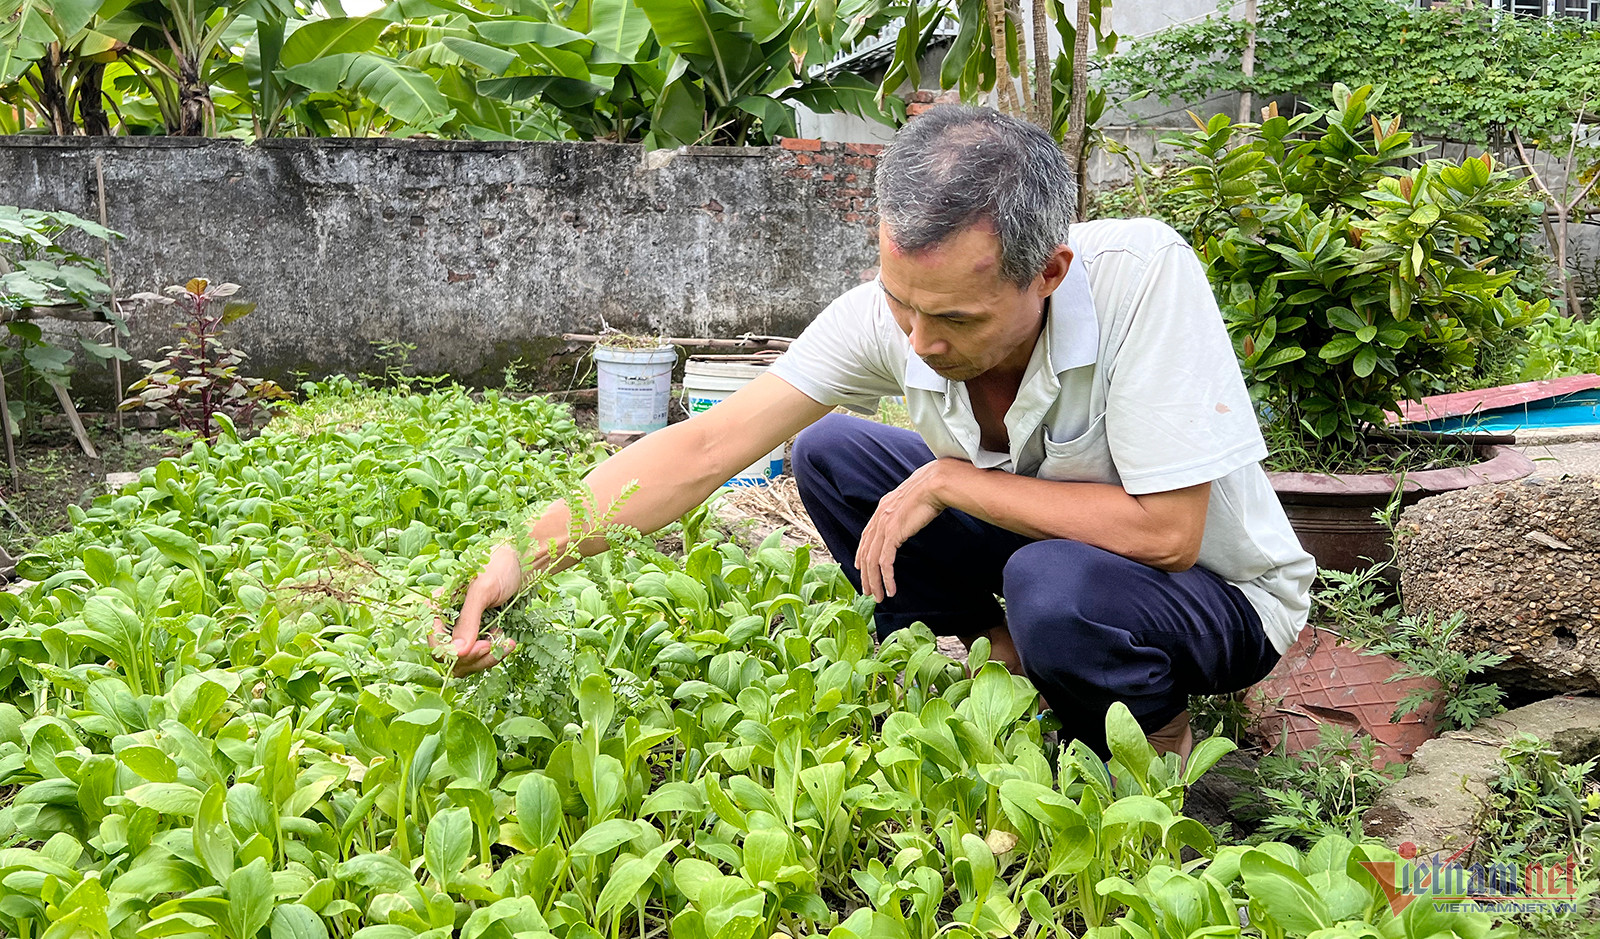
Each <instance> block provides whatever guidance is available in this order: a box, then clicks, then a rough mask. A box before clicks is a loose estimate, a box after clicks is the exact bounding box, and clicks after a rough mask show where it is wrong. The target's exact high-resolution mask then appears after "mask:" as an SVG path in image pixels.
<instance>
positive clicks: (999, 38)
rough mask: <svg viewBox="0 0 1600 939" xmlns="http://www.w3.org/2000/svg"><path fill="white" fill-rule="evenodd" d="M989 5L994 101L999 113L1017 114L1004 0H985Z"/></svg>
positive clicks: (1015, 90)
mask: <svg viewBox="0 0 1600 939" xmlns="http://www.w3.org/2000/svg"><path fill="white" fill-rule="evenodd" d="M985 2H986V3H988V5H989V37H990V39H991V40H992V41H993V42H994V103H995V107H997V108H999V109H1000V111H1001V113H1004V114H1010V115H1012V116H1013V117H1015V116H1017V89H1016V88H1015V87H1014V86H1013V83H1012V80H1011V66H1010V64H1009V63H1008V62H1007V61H1006V0H985Z"/></svg>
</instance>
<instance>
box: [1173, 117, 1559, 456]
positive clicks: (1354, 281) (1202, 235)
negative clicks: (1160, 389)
mask: <svg viewBox="0 0 1600 939" xmlns="http://www.w3.org/2000/svg"><path fill="white" fill-rule="evenodd" d="M1372 94H1373V88H1372V87H1371V86H1365V87H1362V88H1359V89H1357V90H1355V91H1350V90H1349V89H1345V88H1343V87H1342V86H1340V87H1338V88H1336V89H1335V93H1334V107H1333V108H1332V109H1331V110H1329V111H1327V112H1325V113H1314V114H1304V115H1300V116H1298V117H1295V118H1292V119H1289V118H1284V117H1280V116H1272V117H1270V118H1269V119H1268V120H1266V121H1264V122H1263V123H1261V124H1259V125H1257V124H1233V123H1230V122H1229V120H1228V119H1227V117H1226V116H1224V115H1218V116H1217V117H1216V118H1213V119H1212V120H1211V122H1210V123H1209V124H1207V125H1206V126H1205V128H1203V129H1202V130H1199V131H1197V132H1195V133H1191V134H1187V135H1183V136H1180V137H1171V138H1168V139H1167V142H1168V143H1171V144H1174V145H1176V146H1178V147H1180V148H1181V149H1182V154H1181V157H1182V159H1183V160H1184V162H1186V163H1187V164H1188V165H1187V166H1186V168H1185V169H1184V170H1183V171H1182V172H1181V173H1180V174H1178V179H1179V180H1180V182H1179V184H1178V185H1176V186H1174V187H1172V191H1174V192H1177V193H1181V194H1185V195H1189V196H1195V197H1198V203H1199V204H1198V205H1197V206H1196V210H1195V215H1194V217H1195V222H1194V225H1193V227H1192V228H1191V229H1190V234H1191V237H1192V241H1193V243H1194V246H1195V249H1196V250H1197V251H1198V252H1199V254H1200V256H1201V258H1202V260H1203V261H1204V262H1205V264H1206V267H1207V273H1208V274H1209V276H1210V279H1211V283H1212V286H1213V288H1214V289H1215V290H1216V293H1217V297H1218V301H1219V303H1220V304H1221V307H1222V314H1223V318H1224V320H1225V321H1226V322H1227V324H1228V331H1229V333H1230V335H1231V336H1232V337H1233V340H1234V345H1235V349H1236V351H1237V352H1238V355H1239V358H1240V363H1241V365H1242V367H1243V369H1244V374H1245V379H1246V381H1247V383H1248V384H1249V385H1250V388H1251V392H1252V394H1253V396H1255V397H1256V399H1257V400H1259V401H1260V402H1261V403H1262V404H1263V406H1264V409H1265V411H1266V413H1267V414H1268V418H1269V421H1270V423H1271V424H1273V425H1274V426H1275V427H1276V428H1277V429H1278V431H1279V434H1280V436H1288V437H1289V438H1292V439H1293V440H1295V441H1296V442H1297V446H1296V448H1295V449H1296V450H1297V451H1298V452H1300V453H1302V454H1304V456H1305V459H1306V461H1307V463H1308V465H1306V466H1301V467H1296V468H1299V469H1327V470H1336V469H1338V468H1340V467H1341V466H1342V465H1344V464H1345V463H1346V462H1347V460H1348V455H1349V454H1350V453H1351V452H1352V451H1355V450H1357V449H1358V448H1359V446H1360V443H1361V436H1362V434H1363V432H1364V430H1365V429H1366V428H1368V427H1381V426H1382V425H1383V424H1384V423H1385V422H1386V417H1385V415H1386V413H1388V412H1392V411H1395V410H1396V409H1397V404H1398V402H1399V401H1401V400H1406V399H1415V398H1419V397H1422V396H1423V395H1425V394H1429V393H1433V392H1436V391H1440V390H1442V389H1443V388H1445V387H1446V386H1447V385H1448V384H1449V383H1450V382H1452V381H1458V380H1461V379H1462V378H1463V377H1464V376H1466V375H1470V374H1471V373H1472V372H1473V370H1474V369H1476V368H1477V367H1478V364H1479V362H1480V360H1481V358H1482V357H1483V356H1484V354H1485V352H1486V350H1488V349H1491V348H1492V347H1493V346H1494V345H1495V344H1496V343H1497V342H1501V341H1504V340H1505V339H1506V338H1507V337H1508V335H1510V334H1511V332H1510V331H1512V330H1515V329H1517V328H1519V327H1520V326H1522V325H1524V324H1526V323H1528V322H1530V321H1532V320H1533V319H1534V318H1536V317H1537V316H1540V315H1542V314H1543V312H1544V310H1546V309H1547V308H1548V300H1540V301H1539V302H1538V303H1534V304H1530V303H1529V302H1528V301H1526V300H1524V299H1522V298H1520V297H1518V296H1517V295H1516V293H1515V291H1514V290H1513V289H1512V287H1511V283H1512V281H1513V280H1514V279H1515V277H1516V275H1515V273H1514V272H1511V271H1506V272H1500V271H1498V270H1497V269H1496V268H1495V267H1494V261H1493V258H1492V257H1476V256H1473V255H1471V254H1470V253H1469V252H1470V250H1471V248H1472V247H1473V246H1474V244H1476V245H1479V246H1481V245H1483V244H1485V243H1486V242H1488V241H1489V240H1490V239H1491V238H1492V236H1493V232H1492V229H1491V227H1490V215H1489V213H1491V212H1499V211H1503V210H1506V209H1508V208H1510V207H1513V206H1515V205H1517V204H1519V203H1520V204H1523V205H1526V203H1527V199H1526V196H1525V194H1524V184H1523V182H1522V181H1521V180H1517V179H1513V178H1512V177H1511V176H1510V174H1508V173H1506V172H1504V171H1503V170H1500V169H1497V168H1495V167H1494V166H1493V165H1492V163H1491V162H1490V160H1489V158H1488V156H1487V155H1485V156H1484V157H1483V158H1482V159H1466V160H1463V161H1461V162H1460V163H1455V162H1451V161H1444V160H1429V161H1426V162H1424V163H1422V164H1421V165H1419V166H1416V167H1415V168H1407V165H1406V164H1407V161H1408V160H1409V159H1410V158H1412V157H1415V156H1416V155H1417V154H1418V153H1419V149H1418V148H1417V147H1415V146H1412V144H1411V135H1410V134H1408V133H1405V132H1403V131H1401V130H1400V121H1399V118H1393V119H1389V120H1380V119H1379V118H1378V116H1377V115H1376V114H1373V113H1371V111H1370V106H1369V99H1370V98H1371V95H1372Z"/></svg>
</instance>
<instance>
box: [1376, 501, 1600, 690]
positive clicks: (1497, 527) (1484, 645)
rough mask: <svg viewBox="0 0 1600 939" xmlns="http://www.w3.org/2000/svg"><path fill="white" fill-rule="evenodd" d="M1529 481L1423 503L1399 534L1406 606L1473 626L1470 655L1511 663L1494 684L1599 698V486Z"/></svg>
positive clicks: (1494, 675) (1464, 637) (1467, 645)
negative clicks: (1493, 654)
mask: <svg viewBox="0 0 1600 939" xmlns="http://www.w3.org/2000/svg"><path fill="white" fill-rule="evenodd" d="M1537 482H1538V484H1537V485H1535V484H1534V483H1535V481H1534V480H1522V481H1519V482H1512V483H1500V484H1497V485H1487V486H1473V487H1471V488H1468V489H1463V490H1459V491H1456V492H1450V493H1445V494H1444V495H1438V496H1433V497H1431V498H1427V499H1423V500H1422V501H1420V502H1418V503H1417V504H1416V505H1413V506H1411V507H1410V508H1408V509H1406V510H1405V512H1404V513H1403V514H1402V515H1401V517H1400V523H1399V525H1398V526H1397V527H1396V538H1397V542H1398V545H1397V552H1396V561H1397V564H1398V566H1399V568H1400V586H1401V596H1402V597H1403V598H1404V601H1405V607H1406V611H1407V612H1408V613H1414V614H1432V615H1435V616H1440V617H1443V616H1449V615H1450V614H1452V613H1455V612H1457V611H1460V612H1463V613H1464V614H1465V615H1466V623H1465V625H1464V627H1463V628H1462V630H1461V631H1460V632H1459V633H1457V636H1458V638H1459V639H1460V642H1461V645H1462V648H1463V650H1464V651H1469V652H1475V651H1480V650H1493V651H1499V652H1505V653H1507V654H1508V655H1509V656H1510V657H1509V658H1508V659H1507V660H1506V661H1505V662H1504V663H1503V664H1501V665H1499V666H1497V667H1496V668H1494V669H1493V670H1491V671H1490V672H1489V673H1488V675H1487V677H1488V678H1489V679H1491V680H1493V681H1497V682H1499V683H1501V684H1503V685H1506V686H1508V687H1512V688H1517V689H1522V690H1530V691H1544V692H1550V691H1555V692H1576V693H1595V692H1600V584H1597V583H1595V580H1596V577H1597V576H1600V479H1597V478H1596V477H1593V476H1568V477H1565V478H1562V479H1541V480H1538V481H1537Z"/></svg>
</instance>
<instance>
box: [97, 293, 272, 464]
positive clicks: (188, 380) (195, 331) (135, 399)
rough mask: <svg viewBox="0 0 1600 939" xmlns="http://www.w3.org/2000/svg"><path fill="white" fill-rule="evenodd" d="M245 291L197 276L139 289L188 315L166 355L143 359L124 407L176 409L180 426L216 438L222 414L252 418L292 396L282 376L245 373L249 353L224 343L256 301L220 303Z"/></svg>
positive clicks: (235, 418) (145, 297)
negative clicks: (158, 289)
mask: <svg viewBox="0 0 1600 939" xmlns="http://www.w3.org/2000/svg"><path fill="white" fill-rule="evenodd" d="M238 291H239V285H238V284H216V285H213V284H212V283H211V282H210V281H208V280H206V279H205V278H202V277H197V278H195V279H193V280H191V281H189V282H188V283H187V284H182V285H177V284H174V285H172V286H170V287H168V288H166V291H165V294H166V295H165V296H164V295H162V294H156V293H137V294H134V295H133V297H132V299H134V300H146V301H149V302H151V303H158V304H160V305H162V306H163V307H167V306H173V305H175V304H181V305H182V307H183V312H184V313H185V319H184V321H183V322H180V323H174V324H173V326H174V327H175V328H176V329H178V330H179V332H180V335H179V338H178V344H177V345H176V346H167V347H165V348H163V349H162V350H161V351H162V352H163V353H165V357H164V358H161V359H157V360H153V361H152V360H145V361H142V362H140V363H139V364H140V365H143V366H144V367H145V368H146V369H148V370H149V372H148V374H146V375H145V376H144V377H143V378H141V379H139V380H138V381H136V382H134V383H133V385H132V386H131V387H129V389H128V391H129V392H130V395H129V397H128V398H127V400H125V401H123V402H122V404H121V405H119V408H120V409H121V410H124V411H126V410H132V409H133V408H140V407H143V408H147V409H149V410H152V411H160V410H171V411H173V412H175V413H176V414H177V417H178V426H179V427H181V428H183V429H184V430H187V431H191V432H193V433H195V434H197V435H198V436H200V437H201V438H203V439H205V440H207V441H211V440H215V439H216V436H217V431H218V427H217V423H216V418H217V416H218V415H226V417H227V418H228V420H230V421H231V422H233V423H234V424H236V425H237V424H242V423H247V422H248V421H249V420H250V419H251V418H252V417H253V416H254V415H255V412H256V409H257V408H259V407H261V406H263V405H266V406H268V407H271V402H274V401H280V400H283V399H285V398H288V397H289V394H288V392H286V391H284V390H283V389H282V388H280V387H279V386H278V384H277V382H274V381H270V380H268V379H264V378H246V377H244V376H242V375H240V374H239V364H240V363H241V362H243V361H244V358H245V355H244V353H243V352H240V351H239V350H238V349H233V348H230V347H228V346H226V345H224V344H223V342H222V339H221V333H222V327H224V326H226V325H227V324H229V323H232V322H233V321H235V320H237V319H239V318H241V317H243V316H245V315H247V314H249V313H250V312H252V311H254V310H255V308H256V305H255V304H254V303H241V302H238V301H234V302H232V303H219V302H218V301H221V300H225V299H226V298H228V297H231V296H233V295H234V294H235V293H237V292H238Z"/></svg>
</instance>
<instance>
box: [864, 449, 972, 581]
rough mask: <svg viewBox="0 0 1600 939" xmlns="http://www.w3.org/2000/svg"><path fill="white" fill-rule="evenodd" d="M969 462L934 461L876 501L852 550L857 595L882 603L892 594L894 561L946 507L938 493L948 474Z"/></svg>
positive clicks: (969, 465) (952, 460) (918, 469)
mask: <svg viewBox="0 0 1600 939" xmlns="http://www.w3.org/2000/svg"><path fill="white" fill-rule="evenodd" d="M959 467H968V468H970V467H971V464H970V463H966V462H965V461H962V460H956V459H949V458H947V459H941V460H934V461H933V462H932V463H925V464H923V465H922V466H919V467H917V470H916V472H914V473H912V474H911V475H910V476H908V477H906V481H905V482H903V483H901V484H900V485H899V486H896V487H895V489H894V491H892V492H890V493H888V494H887V495H885V496H884V497H883V498H882V499H879V500H878V508H877V510H876V511H874V512H873V513H872V518H871V519H869V520H868V521H867V527H866V528H864V529H862V532H861V544H860V545H859V546H858V547H857V548H856V570H858V571H860V572H861V592H862V593H865V594H871V596H872V598H873V599H874V600H877V601H878V602H879V603H882V602H883V601H884V599H885V598H886V597H892V596H894V594H895V583H894V558H895V554H896V553H897V552H898V551H899V550H900V546H901V545H903V544H905V543H906V542H907V541H908V540H910V538H911V536H912V535H915V534H916V533H917V532H919V531H921V530H922V529H924V528H926V527H928V524H929V523H930V522H932V521H933V520H934V519H936V518H938V517H939V513H940V512H943V511H944V510H945V508H946V506H945V504H944V502H943V501H941V499H940V497H939V495H938V492H939V489H940V487H941V486H942V485H943V484H944V483H945V482H947V481H948V478H949V474H951V473H953V472H958V471H959Z"/></svg>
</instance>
